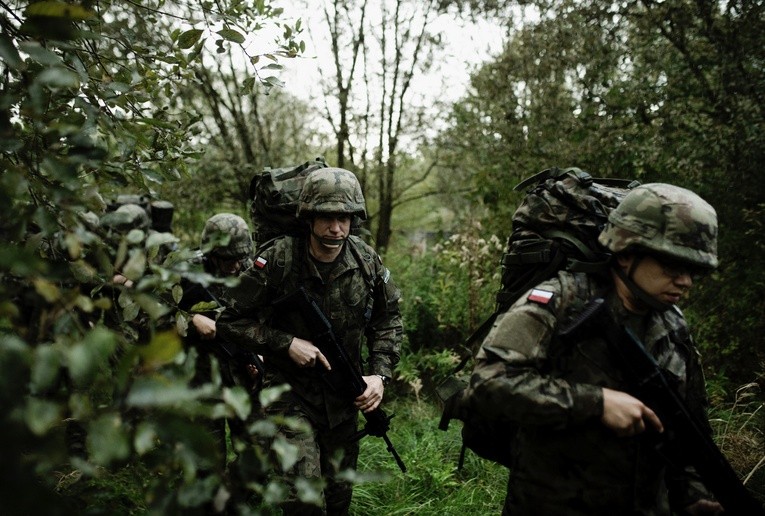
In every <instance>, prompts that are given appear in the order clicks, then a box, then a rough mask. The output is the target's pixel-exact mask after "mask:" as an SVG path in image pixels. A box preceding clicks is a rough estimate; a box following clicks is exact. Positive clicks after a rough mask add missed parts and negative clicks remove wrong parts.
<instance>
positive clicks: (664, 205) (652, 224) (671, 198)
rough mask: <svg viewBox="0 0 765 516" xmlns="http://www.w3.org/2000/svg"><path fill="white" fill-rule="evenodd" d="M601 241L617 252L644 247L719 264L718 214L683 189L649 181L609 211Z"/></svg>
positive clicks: (692, 260) (710, 266)
mask: <svg viewBox="0 0 765 516" xmlns="http://www.w3.org/2000/svg"><path fill="white" fill-rule="evenodd" d="M598 241H599V242H600V243H601V244H602V245H604V246H605V247H606V248H608V249H609V250H610V251H612V252H614V253H619V252H623V251H630V250H641V249H642V250H644V251H648V252H649V253H653V254H658V255H662V256H667V257H670V258H672V259H675V260H678V261H680V262H683V263H686V264H689V265H693V266H695V267H699V268H701V269H707V270H711V269H714V268H715V267H717V263H718V262H717V213H716V212H715V210H714V208H712V206H710V205H709V203H707V202H706V201H705V200H704V199H702V198H701V197H699V196H698V195H696V194H695V193H693V192H691V191H690V190H686V189H685V188H681V187H679V186H674V185H669V184H664V183H649V184H645V185H641V186H638V187H636V188H634V189H633V190H631V191H630V192H629V193H628V194H627V195H626V196H625V197H624V199H623V200H622V201H621V202H620V203H619V205H618V206H617V207H616V208H615V209H614V210H613V211H612V212H611V214H610V215H609V217H608V223H607V224H606V227H605V229H604V230H603V231H602V232H601V233H600V236H599V238H598Z"/></svg>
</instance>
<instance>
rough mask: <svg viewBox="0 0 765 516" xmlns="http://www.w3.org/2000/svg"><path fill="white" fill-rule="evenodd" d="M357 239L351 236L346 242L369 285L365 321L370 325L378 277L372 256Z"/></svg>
mask: <svg viewBox="0 0 765 516" xmlns="http://www.w3.org/2000/svg"><path fill="white" fill-rule="evenodd" d="M357 239H358V237H355V236H353V235H351V236H349V237H348V240H346V242H347V243H348V244H349V247H350V250H351V254H352V255H353V257H354V258H355V259H356V262H357V263H358V264H359V267H360V268H361V275H362V276H363V277H364V282H365V283H366V284H367V302H366V306H365V307H364V320H365V323H369V321H370V320H372V309H373V308H374V302H375V297H374V292H375V286H376V284H377V279H378V276H377V275H376V274H375V268H374V263H373V259H372V255H371V254H369V253H365V252H362V250H361V249H360V243H359V242H361V239H358V241H357ZM386 270H387V269H386Z"/></svg>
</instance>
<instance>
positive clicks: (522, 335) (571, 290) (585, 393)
mask: <svg viewBox="0 0 765 516" xmlns="http://www.w3.org/2000/svg"><path fill="white" fill-rule="evenodd" d="M599 241H600V243H601V244H602V245H603V246H604V248H605V249H606V250H608V251H610V252H611V253H612V260H611V269H610V273H608V274H595V273H589V274H587V273H582V272H568V271H561V272H559V273H558V274H557V276H556V277H554V278H552V279H550V280H547V281H544V282H542V283H540V284H539V285H537V286H536V287H535V288H533V289H532V290H531V291H529V292H528V293H527V294H526V295H524V296H522V297H521V298H520V299H519V300H518V301H517V302H516V303H515V304H514V305H513V306H511V307H510V308H509V309H508V310H507V311H506V312H504V313H502V314H500V315H499V316H498V317H497V319H496V322H495V323H494V326H493V328H492V330H491V331H490V332H489V334H488V335H487V337H486V338H485V340H484V342H483V343H482V346H481V350H480V351H479V353H478V355H477V356H476V366H475V369H474V371H473V375H472V378H471V383H470V386H469V388H468V390H467V397H468V399H469V403H471V404H472V405H473V406H474V407H475V409H476V410H477V411H479V412H480V413H482V414H484V415H485V416H487V417H490V418H496V419H497V420H506V421H510V422H512V423H513V424H514V425H515V426H516V427H517V432H516V434H515V436H514V439H513V441H512V445H511V446H512V451H513V459H512V464H511V466H510V478H509V483H508V493H507V498H506V500H505V507H504V510H503V514H513V515H516V514H521V515H524V514H550V515H564V514H565V515H567V516H568V515H572V516H577V515H580V516H589V515H594V514H603V515H605V514H609V515H610V514H643V515H657V516H658V515H667V516H668V515H669V514H670V513H671V511H674V513H682V514H720V513H721V510H722V508H721V506H720V504H719V503H717V502H716V501H713V498H712V497H711V495H710V494H709V491H708V490H707V489H706V487H705V486H704V485H703V484H702V483H701V482H700V479H699V477H698V475H697V474H696V472H695V471H694V470H693V469H692V467H690V466H688V465H685V464H673V465H672V466H667V463H666V461H665V460H664V459H662V458H661V457H660V456H659V454H658V453H656V451H655V449H654V443H653V442H652V441H651V436H652V435H655V434H657V433H660V432H663V431H664V422H663V421H662V420H661V419H660V418H659V416H657V414H656V413H654V412H653V411H652V410H651V409H650V408H649V407H648V406H647V405H645V404H644V403H643V402H642V401H640V400H639V399H637V398H636V397H633V396H632V395H631V394H628V392H627V391H628V390H629V389H628V384H627V380H626V379H625V374H624V373H623V365H622V363H621V362H620V361H619V359H618V358H617V357H616V356H615V355H614V352H613V351H612V348H610V346H609V340H608V338H607V337H606V335H605V330H604V328H603V325H598V324H586V323H585V324H582V325H581V327H577V328H581V329H577V330H576V331H574V332H569V331H568V329H570V328H571V327H572V321H577V323H581V322H582V321H581V319H579V317H583V316H582V315H581V314H582V313H583V308H584V307H585V306H587V303H588V302H589V301H590V300H592V299H594V298H603V299H604V305H605V307H606V310H607V316H608V317H610V319H611V320H613V321H614V322H616V323H617V324H620V325H624V326H626V327H627V328H628V329H630V330H631V331H632V332H633V333H634V334H636V335H637V336H638V337H639V339H640V340H641V341H642V342H643V343H644V344H645V347H646V349H648V350H650V351H651V353H652V354H653V356H654V358H655V359H656V361H657V362H658V363H659V365H660V366H661V367H662V369H664V370H665V371H666V372H667V374H668V376H669V377H671V378H675V379H676V381H677V389H678V392H680V393H681V394H682V396H683V398H684V402H685V404H686V406H687V407H688V408H689V410H690V411H691V412H692V413H693V414H694V415H695V416H696V419H697V420H700V421H704V422H706V421H707V418H706V414H705V407H706V404H707V400H706V393H705V386H704V379H703V376H702V371H701V366H700V363H699V358H698V353H697V351H696V348H695V347H694V344H693V341H692V339H691V337H690V332H689V330H688V327H687V324H686V321H685V319H684V318H683V315H682V312H681V311H680V310H679V309H678V308H677V306H676V305H677V303H678V302H679V301H680V300H681V298H683V297H684V296H685V295H686V294H687V293H688V291H689V290H690V288H691V286H692V285H693V281H694V280H695V279H696V278H698V277H699V276H700V275H702V274H704V273H706V272H709V271H711V270H713V269H714V268H715V267H716V266H717V263H718V261H717V244H716V242H717V217H716V214H715V211H714V209H713V208H712V207H711V206H710V205H709V204H708V203H707V202H706V201H704V200H703V199H701V198H700V197H699V196H698V195H696V194H695V193H693V192H691V191H689V190H686V189H684V188H679V187H677V186H673V185H668V184H647V185H643V186H638V187H636V188H634V189H633V190H631V191H630V192H629V193H628V194H627V195H626V196H625V198H624V199H623V200H622V202H621V203H620V204H619V206H618V207H617V208H615V209H614V210H613V211H612V212H611V214H610V215H609V220H608V224H607V225H606V227H605V228H604V229H603V231H602V232H601V234H600V237H599ZM562 329H565V330H566V331H563V332H561V330H562ZM706 430H707V431H709V432H711V429H710V428H707V429H706Z"/></svg>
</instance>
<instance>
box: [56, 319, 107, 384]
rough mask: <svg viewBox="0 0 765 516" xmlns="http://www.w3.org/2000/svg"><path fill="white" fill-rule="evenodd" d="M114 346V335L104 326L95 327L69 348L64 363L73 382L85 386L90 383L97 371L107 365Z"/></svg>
mask: <svg viewBox="0 0 765 516" xmlns="http://www.w3.org/2000/svg"><path fill="white" fill-rule="evenodd" d="M116 347H117V341H116V337H115V335H114V334H113V333H112V332H110V331H109V330H107V329H106V328H103V327H96V328H94V329H93V330H91V331H89V332H88V333H87V334H86V335H85V338H84V339H82V341H81V342H78V343H77V344H75V345H74V346H72V347H71V348H69V349H68V350H67V353H66V364H67V366H68V369H69V376H70V377H71V378H72V381H73V382H74V384H75V385H77V386H85V385H88V384H89V383H91V382H92V380H93V378H95V376H96V374H97V373H98V371H99V370H101V369H102V368H106V367H107V364H108V360H109V357H110V356H111V355H112V353H114V351H115V349H116Z"/></svg>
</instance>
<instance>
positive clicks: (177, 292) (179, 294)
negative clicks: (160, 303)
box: [171, 285, 183, 304]
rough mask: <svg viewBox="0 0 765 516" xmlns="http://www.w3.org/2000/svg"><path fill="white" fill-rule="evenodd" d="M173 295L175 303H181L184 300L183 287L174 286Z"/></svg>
mask: <svg viewBox="0 0 765 516" xmlns="http://www.w3.org/2000/svg"><path fill="white" fill-rule="evenodd" d="M171 293H172V295H173V301H175V303H176V304H177V303H180V302H181V299H182V298H183V287H181V286H180V285H173V289H172V290H171Z"/></svg>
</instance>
